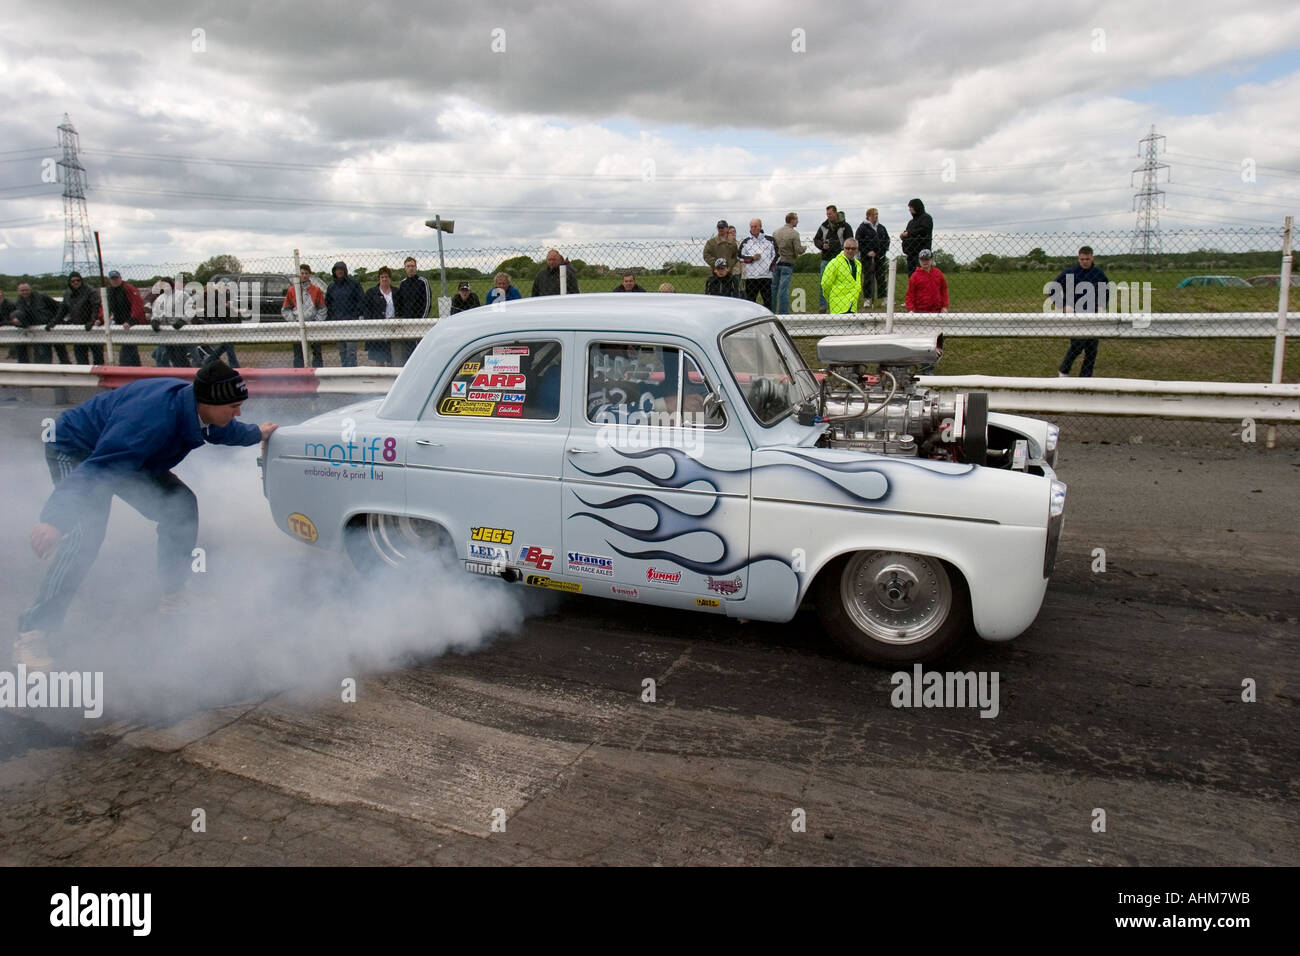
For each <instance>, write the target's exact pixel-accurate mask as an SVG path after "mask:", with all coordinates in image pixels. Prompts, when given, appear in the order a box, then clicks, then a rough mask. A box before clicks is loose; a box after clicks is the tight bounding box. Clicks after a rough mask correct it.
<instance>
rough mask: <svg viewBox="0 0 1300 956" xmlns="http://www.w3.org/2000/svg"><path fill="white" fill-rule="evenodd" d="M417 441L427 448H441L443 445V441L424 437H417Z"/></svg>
mask: <svg viewBox="0 0 1300 956" xmlns="http://www.w3.org/2000/svg"><path fill="white" fill-rule="evenodd" d="M415 443H416V444H417V445H424V446H425V447H426V448H441V447H442V442H440V441H425V440H424V439H423V438H417V439H416V440H415Z"/></svg>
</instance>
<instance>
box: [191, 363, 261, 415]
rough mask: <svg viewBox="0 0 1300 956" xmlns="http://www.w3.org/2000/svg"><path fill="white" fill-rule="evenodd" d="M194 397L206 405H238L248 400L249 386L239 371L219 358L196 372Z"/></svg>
mask: <svg viewBox="0 0 1300 956" xmlns="http://www.w3.org/2000/svg"><path fill="white" fill-rule="evenodd" d="M194 397H195V398H197V399H198V400H199V401H200V402H202V403H203V404H204V405H238V404H239V403H240V402H246V401H248V386H247V385H245V384H244V379H243V378H242V377H241V376H240V374H239V373H238V372H236V371H235V370H234V369H233V368H231V367H230V366H229V365H227V364H226V363H225V362H223V361H221V360H220V359H218V360H217V361H215V362H209V363H208V364H207V365H204V366H203V367H202V368H200V369H199V370H198V371H197V372H195V373H194Z"/></svg>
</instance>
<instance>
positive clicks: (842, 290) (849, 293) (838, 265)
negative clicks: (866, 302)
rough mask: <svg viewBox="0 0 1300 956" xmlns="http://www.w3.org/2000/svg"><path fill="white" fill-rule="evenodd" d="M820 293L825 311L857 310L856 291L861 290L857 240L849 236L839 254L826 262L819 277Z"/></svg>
mask: <svg viewBox="0 0 1300 956" xmlns="http://www.w3.org/2000/svg"><path fill="white" fill-rule="evenodd" d="M821 286H822V295H823V296H824V297H825V299H826V302H827V311H828V312H830V313H831V314H833V315H843V314H844V313H848V312H856V311H858V293H859V292H861V291H862V263H861V262H859V261H858V240H856V239H854V238H853V237H852V236H849V237H848V238H847V239H845V240H844V244H843V246H841V248H840V251H839V254H838V255H836V257H835V258H834V259H832V260H831V261H830V263H829V264H827V266H826V269H825V271H824V272H822V277H821Z"/></svg>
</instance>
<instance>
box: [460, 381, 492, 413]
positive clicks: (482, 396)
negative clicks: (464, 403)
mask: <svg viewBox="0 0 1300 956" xmlns="http://www.w3.org/2000/svg"><path fill="white" fill-rule="evenodd" d="M460 384H461V385H464V384H465V383H464V382H461V383H460ZM469 400H470V401H471V402H497V401H500V400H501V393H500V392H470V393H469ZM497 414H498V415H500V414H501V413H500V412H497Z"/></svg>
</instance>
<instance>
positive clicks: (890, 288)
mask: <svg viewBox="0 0 1300 956" xmlns="http://www.w3.org/2000/svg"><path fill="white" fill-rule="evenodd" d="M897 283H898V260H897V259H896V258H894V257H893V256H890V257H889V278H888V279H886V280H885V331H886V332H892V331H894V287H895V285H896V284H897Z"/></svg>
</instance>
